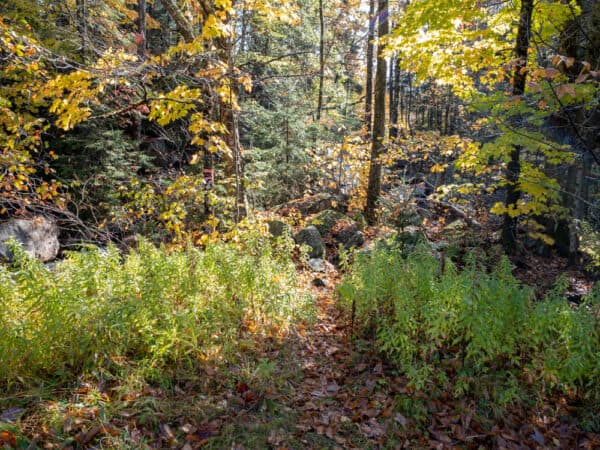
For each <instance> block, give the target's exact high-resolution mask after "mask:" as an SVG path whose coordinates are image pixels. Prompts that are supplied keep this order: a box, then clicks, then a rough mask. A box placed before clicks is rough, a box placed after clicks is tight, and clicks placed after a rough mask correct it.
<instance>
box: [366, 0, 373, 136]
mask: <svg viewBox="0 0 600 450" xmlns="http://www.w3.org/2000/svg"><path fill="white" fill-rule="evenodd" d="M374 40H375V0H369V34H368V36H367V82H366V83H365V86H366V87H365V123H366V124H367V134H369V135H370V134H371V122H372V120H373V117H372V116H373V108H372V107H373V47H374V42H373V41H374Z"/></svg>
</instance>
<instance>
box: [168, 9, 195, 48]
mask: <svg viewBox="0 0 600 450" xmlns="http://www.w3.org/2000/svg"><path fill="white" fill-rule="evenodd" d="M160 1H161V2H162V4H163V6H164V7H165V9H166V10H167V12H168V13H169V16H171V18H172V19H173V21H174V22H175V25H177V30H178V31H179V33H180V34H181V36H183V39H184V40H185V42H188V43H189V42H192V41H193V40H194V39H195V36H194V27H192V24H191V23H189V22H188V20H187V19H186V18H185V16H184V15H183V13H182V12H181V10H180V9H179V6H177V3H176V2H175V0H160Z"/></svg>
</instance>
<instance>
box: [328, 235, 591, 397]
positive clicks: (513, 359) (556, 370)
mask: <svg viewBox="0 0 600 450" xmlns="http://www.w3.org/2000/svg"><path fill="white" fill-rule="evenodd" d="M355 256H356V259H355V262H354V265H353V266H352V269H351V270H350V272H349V274H348V276H347V277H346V279H345V280H344V282H343V283H342V284H341V285H340V286H339V288H338V289H339V292H340V296H341V299H342V300H343V301H344V302H345V303H346V304H347V305H348V307H349V308H350V307H351V306H350V305H353V307H354V309H355V324H358V327H359V331H362V332H363V333H366V334H367V335H372V336H374V337H375V339H376V342H377V344H378V348H379V350H380V351H381V352H383V353H384V354H386V355H387V357H388V358H389V359H390V361H391V362H393V363H395V364H396V365H397V367H398V368H400V369H401V370H402V371H403V372H404V373H405V374H406V375H407V376H408V378H409V379H410V381H411V383H412V384H413V385H414V387H415V388H416V389H417V390H433V389H434V388H435V387H436V386H438V385H439V383H440V380H443V379H444V377H440V376H439V374H440V372H445V373H446V374H448V378H447V379H448V382H447V383H448V385H447V386H446V388H447V389H448V390H450V391H452V392H453V393H454V395H455V396H457V397H460V396H464V395H476V396H477V397H480V398H481V397H482V396H485V397H486V398H487V399H488V401H489V402H491V403H493V406H494V407H498V408H503V407H504V406H508V405H510V404H512V403H514V402H516V401H518V400H525V397H526V394H525V392H526V391H527V392H530V393H533V394H534V395H533V396H534V397H535V396H536V395H543V394H544V393H547V392H548V391H549V390H550V389H554V388H558V389H563V390H565V391H570V392H576V393H577V394H579V395H580V396H581V397H583V398H588V399H589V400H590V401H594V399H595V401H597V399H598V398H600V396H599V390H600V301H599V299H600V295H599V290H598V289H595V290H594V291H593V292H592V294H591V295H590V296H589V297H588V298H587V299H586V300H585V301H584V302H583V303H582V304H581V305H579V306H578V307H573V306H572V305H570V304H569V302H568V301H567V299H566V298H565V296H564V290H565V288H566V284H565V283H564V282H559V283H558V285H557V287H556V288H555V289H554V290H553V291H551V292H550V293H548V294H547V295H546V297H545V298H544V299H542V300H539V301H536V300H535V296H534V291H533V289H532V288H530V287H527V286H525V285H523V284H522V283H521V282H520V281H519V280H517V279H516V278H515V277H514V276H513V275H512V269H513V267H512V265H511V264H510V262H509V260H508V258H506V257H503V258H502V259H501V261H500V263H499V264H498V265H497V267H496V268H495V269H493V270H492V271H491V272H490V271H488V270H486V268H485V265H484V264H483V262H482V261H481V260H480V259H478V258H477V257H476V256H474V255H470V256H468V257H467V261H466V264H465V266H464V268H462V269H459V268H457V267H456V266H455V265H453V264H452V262H451V261H450V260H446V261H445V263H444V264H441V261H440V260H439V257H437V256H436V255H434V254H433V253H432V252H431V251H429V250H428V249H427V248H426V246H424V245H423V246H420V247H418V249H417V250H416V251H415V252H414V253H411V254H409V255H406V254H404V255H403V253H402V252H401V251H400V250H399V249H393V248H392V249H386V248H381V249H376V250H375V251H373V252H372V253H371V254H356V255H355ZM450 383H452V385H450ZM483 391H485V393H484V392H483ZM480 394H481V395H480Z"/></svg>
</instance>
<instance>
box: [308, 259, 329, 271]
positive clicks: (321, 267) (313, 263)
mask: <svg viewBox="0 0 600 450" xmlns="http://www.w3.org/2000/svg"><path fill="white" fill-rule="evenodd" d="M308 266H309V267H310V268H311V269H312V270H313V271H314V272H325V261H323V260H322V259H320V258H311V259H309V260H308Z"/></svg>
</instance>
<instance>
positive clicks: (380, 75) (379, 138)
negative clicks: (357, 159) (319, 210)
mask: <svg viewBox="0 0 600 450" xmlns="http://www.w3.org/2000/svg"><path fill="white" fill-rule="evenodd" d="M387 9H388V0H379V8H378V17H379V29H378V39H379V40H380V42H381V39H382V38H384V37H385V36H387V34H388V32H389V22H388V18H387V15H386V12H387ZM386 76H387V63H386V60H385V58H384V56H383V45H380V44H378V45H377V71H376V74H375V111H374V113H375V117H374V120H373V139H372V144H371V165H370V167H369V182H368V186H367V204H366V206H365V218H366V219H367V221H368V222H369V223H370V224H374V223H375V220H376V214H375V209H376V207H377V202H378V200H379V194H380V191H381V161H380V157H381V155H382V154H383V152H384V150H385V146H384V142H383V141H384V139H385V91H386V89H385V83H386Z"/></svg>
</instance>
